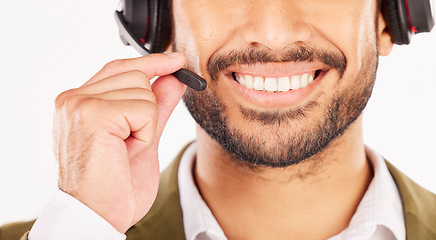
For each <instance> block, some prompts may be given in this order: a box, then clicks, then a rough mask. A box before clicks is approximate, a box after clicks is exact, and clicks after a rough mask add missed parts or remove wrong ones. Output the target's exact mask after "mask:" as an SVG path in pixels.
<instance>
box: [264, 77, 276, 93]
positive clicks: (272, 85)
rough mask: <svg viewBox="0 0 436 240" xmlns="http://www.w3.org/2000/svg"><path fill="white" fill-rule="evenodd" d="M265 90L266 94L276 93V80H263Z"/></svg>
mask: <svg viewBox="0 0 436 240" xmlns="http://www.w3.org/2000/svg"><path fill="white" fill-rule="evenodd" d="M265 90H267V91H268V92H276V91H277V79H276V78H265Z"/></svg>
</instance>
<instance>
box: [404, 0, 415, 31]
mask: <svg viewBox="0 0 436 240" xmlns="http://www.w3.org/2000/svg"><path fill="white" fill-rule="evenodd" d="M405 2H406V11H407V20H408V21H409V28H410V31H412V32H413V33H417V32H418V28H417V27H416V26H413V25H412V18H411V17H410V9H409V0H405Z"/></svg>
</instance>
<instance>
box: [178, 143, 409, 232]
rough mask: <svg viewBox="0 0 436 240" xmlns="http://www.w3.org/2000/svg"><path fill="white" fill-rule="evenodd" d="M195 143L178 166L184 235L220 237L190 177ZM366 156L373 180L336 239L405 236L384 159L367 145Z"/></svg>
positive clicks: (399, 201) (398, 198)
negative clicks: (348, 222)
mask: <svg viewBox="0 0 436 240" xmlns="http://www.w3.org/2000/svg"><path fill="white" fill-rule="evenodd" d="M195 153H196V144H195V143H193V144H191V145H190V146H189V147H188V148H187V149H186V151H185V152H184V154H183V156H182V158H181V160H180V167H179V175H178V182H179V189H180V191H179V192H180V204H181V208H182V212H183V223H184V230H185V237H186V239H187V240H198V239H214V240H215V239H219V240H226V239H227V238H226V236H225V235H224V232H223V231H222V229H221V227H220V226H219V224H218V222H217V221H216V219H215V217H214V216H213V214H212V212H211V210H210V209H209V207H208V206H207V204H206V203H205V202H204V200H203V198H202V197H201V195H200V193H199V191H198V189H197V187H196V184H195V182H194V178H193V172H192V171H193V169H194V168H193V167H194V163H195ZM366 155H367V159H368V160H369V162H370V163H371V165H372V167H373V170H374V178H373V179H372V181H371V183H370V185H369V187H368V189H367V191H366V193H365V194H364V196H363V198H362V200H361V202H360V204H359V206H358V208H357V210H356V212H355V214H354V215H353V217H352V219H351V221H350V224H349V226H348V227H347V228H346V229H345V230H343V231H342V232H341V233H340V234H338V235H337V236H334V237H332V238H329V240H337V239H386V238H377V236H387V235H390V236H392V235H393V236H394V237H395V238H393V239H396V240H402V239H405V238H406V237H405V236H406V230H405V224H404V216H403V211H402V203H401V198H400V195H399V192H398V189H397V187H396V185H395V182H394V180H393V178H392V176H391V175H390V173H389V170H388V168H387V166H386V163H385V161H384V159H383V158H382V157H381V156H380V155H379V154H377V153H376V152H375V151H373V150H372V149H370V148H368V147H367V148H366Z"/></svg>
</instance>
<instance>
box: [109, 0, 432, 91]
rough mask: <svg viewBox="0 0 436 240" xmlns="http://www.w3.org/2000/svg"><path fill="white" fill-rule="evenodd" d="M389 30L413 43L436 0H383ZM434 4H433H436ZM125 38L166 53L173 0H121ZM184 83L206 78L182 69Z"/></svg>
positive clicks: (427, 26)
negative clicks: (413, 36) (413, 37)
mask: <svg viewBox="0 0 436 240" xmlns="http://www.w3.org/2000/svg"><path fill="white" fill-rule="evenodd" d="M381 1H382V2H381V8H382V9H381V10H382V13H383V16H384V18H385V20H386V23H387V29H388V31H389V33H390V35H391V38H392V42H393V43H395V44H399V45H402V44H409V43H410V41H411V38H412V35H414V34H417V33H422V32H430V31H431V29H432V28H433V26H434V11H435V9H434V8H435V7H436V6H435V5H434V2H431V1H434V0H381ZM432 3H433V5H432ZM115 19H116V21H117V24H118V27H119V30H120V37H121V40H122V41H123V43H124V44H125V45H131V46H133V47H134V48H135V49H136V50H137V51H138V52H139V53H141V54H142V55H148V54H151V53H159V52H164V51H165V50H166V49H167V47H168V46H169V44H170V42H171V36H172V11H171V0H121V2H120V6H119V8H118V10H117V11H115ZM173 75H174V76H175V77H176V78H177V79H179V81H181V82H182V83H184V84H186V85H187V86H189V87H191V88H193V89H195V90H197V91H202V90H204V89H205V88H206V81H205V80H204V79H203V78H201V77H200V76H198V75H197V74H196V73H194V72H192V71H190V70H188V69H185V68H182V69H180V70H179V71H177V72H175V73H173Z"/></svg>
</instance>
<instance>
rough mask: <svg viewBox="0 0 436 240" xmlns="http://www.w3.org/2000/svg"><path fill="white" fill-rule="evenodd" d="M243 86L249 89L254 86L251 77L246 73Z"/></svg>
mask: <svg viewBox="0 0 436 240" xmlns="http://www.w3.org/2000/svg"><path fill="white" fill-rule="evenodd" d="M245 87H246V88H249V89H253V87H254V82H253V77H252V76H250V75H246V76H245Z"/></svg>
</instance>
